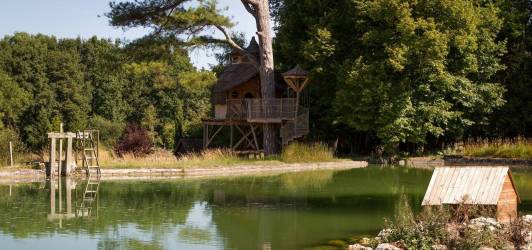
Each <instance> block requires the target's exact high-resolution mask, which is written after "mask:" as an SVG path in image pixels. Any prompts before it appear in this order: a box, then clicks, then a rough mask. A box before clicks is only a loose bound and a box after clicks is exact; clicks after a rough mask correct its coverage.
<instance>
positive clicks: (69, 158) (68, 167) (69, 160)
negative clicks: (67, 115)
mask: <svg viewBox="0 0 532 250" xmlns="http://www.w3.org/2000/svg"><path fill="white" fill-rule="evenodd" d="M65 162H66V163H65V164H66V166H65V176H69V175H70V172H71V171H72V137H71V136H69V137H68V139H67V149H66V157H65Z"/></svg>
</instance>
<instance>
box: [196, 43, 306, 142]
mask: <svg viewBox="0 0 532 250" xmlns="http://www.w3.org/2000/svg"><path fill="white" fill-rule="evenodd" d="M245 50H246V52H247V53H248V54H249V55H251V56H254V57H255V58H256V61H259V45H258V43H257V41H256V40H255V38H253V39H252V41H251V42H250V44H249V46H248V47H246V48H245ZM230 56H231V62H230V64H229V65H227V66H226V67H225V68H224V70H223V72H222V73H221V74H220V75H219V77H218V82H217V83H216V85H215V86H214V89H213V93H212V98H211V102H212V105H213V109H214V117H213V118H209V119H204V120H203V125H204V130H203V134H204V135H203V146H204V148H208V147H209V146H211V145H212V142H213V140H214V139H215V138H216V137H217V136H219V134H220V133H221V132H222V130H223V128H224V127H229V128H230V136H229V137H230V139H229V141H228V143H227V144H228V145H227V146H229V147H230V148H231V149H232V150H234V151H248V150H249V151H261V142H262V140H259V139H260V138H259V135H260V131H261V128H262V125H264V124H278V125H279V127H280V135H281V139H282V143H283V145H285V144H288V143H289V142H290V141H292V140H295V139H297V138H300V137H303V136H305V135H306V134H308V124H309V121H308V119H309V111H308V108H306V107H303V106H301V105H300V103H299V94H300V92H301V91H302V90H303V89H304V88H305V87H306V84H307V82H308V81H307V79H306V76H307V72H306V71H304V70H302V69H301V68H300V67H299V66H298V67H296V68H295V69H293V70H291V71H289V72H286V73H285V74H283V77H284V78H285V81H286V83H276V86H275V92H276V93H275V98H269V99H264V98H262V94H261V82H260V77H259V69H258V67H256V66H255V65H254V64H253V63H252V62H251V61H250V59H249V58H248V56H246V55H244V54H242V53H240V52H238V51H233V52H232V53H231V54H230ZM293 86H297V87H298V88H293ZM294 95H295V97H290V96H294Z"/></svg>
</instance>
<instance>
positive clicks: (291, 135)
mask: <svg viewBox="0 0 532 250" xmlns="http://www.w3.org/2000/svg"><path fill="white" fill-rule="evenodd" d="M308 133H309V110H308V109H307V108H304V107H301V106H300V107H299V111H298V115H297V117H296V119H294V120H288V121H286V122H285V123H284V124H283V125H282V126H281V139H282V142H283V145H288V144H289V143H290V142H292V141H294V140H296V139H298V138H301V137H303V136H305V135H307V134H308Z"/></svg>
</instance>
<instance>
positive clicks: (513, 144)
mask: <svg viewBox="0 0 532 250" xmlns="http://www.w3.org/2000/svg"><path fill="white" fill-rule="evenodd" d="M462 154H463V155H466V156H476V157H496V158H520V159H532V140H530V139H522V138H518V139H514V140H496V141H476V142H470V143H467V144H465V145H464V147H463V150H462Z"/></svg>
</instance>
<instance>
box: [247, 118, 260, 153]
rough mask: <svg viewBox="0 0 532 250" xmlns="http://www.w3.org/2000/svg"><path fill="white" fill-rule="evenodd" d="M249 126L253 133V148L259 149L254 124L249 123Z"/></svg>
mask: <svg viewBox="0 0 532 250" xmlns="http://www.w3.org/2000/svg"><path fill="white" fill-rule="evenodd" d="M249 126H250V128H251V132H252V133H253V140H254V141H255V150H257V151H258V150H259V142H258V140H257V134H255V125H253V124H251V125H249Z"/></svg>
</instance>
